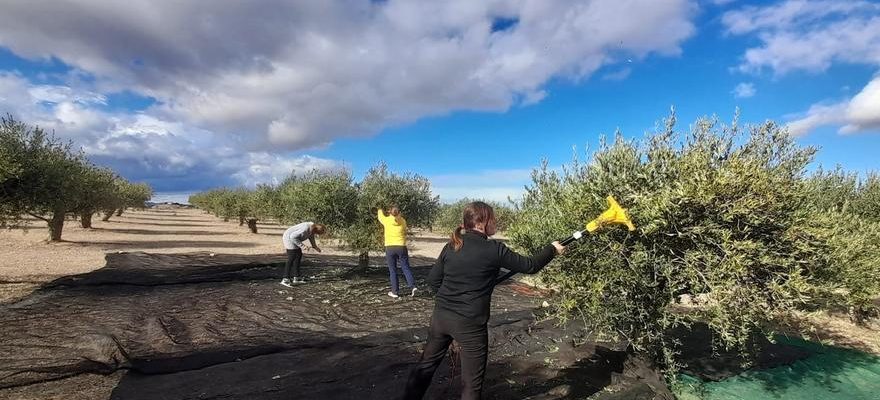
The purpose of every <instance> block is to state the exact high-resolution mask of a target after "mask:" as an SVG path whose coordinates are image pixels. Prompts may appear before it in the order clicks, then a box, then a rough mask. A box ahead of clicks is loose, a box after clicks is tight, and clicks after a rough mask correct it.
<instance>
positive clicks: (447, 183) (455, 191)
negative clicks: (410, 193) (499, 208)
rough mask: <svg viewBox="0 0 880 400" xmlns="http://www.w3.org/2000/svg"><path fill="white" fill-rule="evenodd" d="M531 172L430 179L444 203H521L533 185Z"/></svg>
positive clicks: (438, 176)
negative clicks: (466, 199) (511, 200)
mask: <svg viewBox="0 0 880 400" xmlns="http://www.w3.org/2000/svg"><path fill="white" fill-rule="evenodd" d="M531 173H532V170H531V169H502V170H483V171H477V172H475V173H469V174H447V175H434V176H429V177H428V179H429V180H430V181H431V190H432V191H433V192H434V194H436V195H439V196H440V201H442V202H444V203H450V202H454V201H456V200H460V199H462V198H465V197H467V198H470V199H482V200H494V201H501V202H506V201H507V199H508V198H511V199H514V200H519V199H521V198H522V195H523V193H525V189H524V188H525V186H526V185H527V184H529V183H531Z"/></svg>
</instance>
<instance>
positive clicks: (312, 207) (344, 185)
mask: <svg viewBox="0 0 880 400" xmlns="http://www.w3.org/2000/svg"><path fill="white" fill-rule="evenodd" d="M189 201H190V203H191V204H193V205H194V206H196V207H199V208H201V209H203V210H205V211H208V212H210V213H212V214H214V215H216V216H218V217H221V218H224V219H225V220H229V219H234V218H237V219H238V221H239V225H244V224H245V223H247V225H248V227H249V229H250V230H251V232H254V233H256V232H257V221H259V220H266V219H271V220H274V221H277V222H279V223H282V224H294V223H297V222H301V221H314V222H320V223H322V224H324V225H326V226H327V227H328V228H329V230H330V232H329V233H330V234H331V235H332V236H334V237H337V238H340V239H342V243H343V246H344V247H345V248H347V249H349V250H351V251H353V252H356V253H361V254H365V253H367V252H368V251H370V250H380V249H381V248H382V232H381V226H380V225H379V223H378V222H377V221H376V212H375V209H376V208H384V209H387V208H389V207H391V206H397V207H398V208H400V211H401V213H402V214H403V215H404V216H405V217H406V220H407V224H408V226H409V227H411V228H427V227H430V226H431V223H432V222H433V220H434V218H435V216H436V214H437V210H438V208H439V202H438V198H437V197H436V196H433V195H432V194H431V186H430V182H429V181H428V180H427V179H426V178H424V177H422V176H418V175H412V174H404V175H400V174H396V173H393V172H391V171H389V170H388V168H387V166H386V165H385V164H379V165H377V166H375V167H373V168H371V169H370V170H369V171H368V172H367V174H366V176H365V177H364V179H363V180H362V181H360V182H355V181H354V179H353V178H352V176H351V173H350V172H348V171H329V172H322V171H312V172H310V173H307V174H305V175H291V176H290V177H288V178H287V179H286V180H285V181H284V182H282V183H281V184H279V185H277V186H271V185H259V186H257V187H256V188H255V189H253V190H248V189H243V188H239V189H227V188H221V189H214V190H210V191H206V192H201V193H197V194H194V195H192V196H191V197H190V198H189Z"/></svg>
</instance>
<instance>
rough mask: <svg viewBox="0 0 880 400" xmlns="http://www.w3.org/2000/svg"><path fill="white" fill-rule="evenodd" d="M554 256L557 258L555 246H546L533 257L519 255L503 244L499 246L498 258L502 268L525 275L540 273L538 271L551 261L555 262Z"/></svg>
mask: <svg viewBox="0 0 880 400" xmlns="http://www.w3.org/2000/svg"><path fill="white" fill-rule="evenodd" d="M554 256H556V247H554V245H553V244H548V245H546V246H544V247H543V248H542V249H541V250H540V251H538V253H536V254H535V255H533V256H531V257H526V256H522V255H519V254H517V253H516V252H515V251H513V250H511V249H510V248H508V247H507V246H506V245H504V244H503V243H499V244H498V258H499V259H500V260H501V266H502V267H504V268H507V269H509V270H511V271H513V272H520V273H524V274H535V273H538V271H540V270H541V269H542V268H544V266H546V265H547V264H549V263H550V260H553V257H554Z"/></svg>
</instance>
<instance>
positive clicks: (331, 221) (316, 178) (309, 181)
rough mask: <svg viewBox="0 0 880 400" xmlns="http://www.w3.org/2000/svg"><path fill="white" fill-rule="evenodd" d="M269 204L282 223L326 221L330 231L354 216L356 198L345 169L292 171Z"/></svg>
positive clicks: (337, 228)
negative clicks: (294, 172) (301, 172)
mask: <svg viewBox="0 0 880 400" xmlns="http://www.w3.org/2000/svg"><path fill="white" fill-rule="evenodd" d="M274 196H275V197H274V199H272V200H271V201H270V203H269V204H275V205H274V206H273V207H272V208H273V209H272V210H270V212H269V213H270V214H274V217H275V219H277V220H278V221H279V222H280V223H283V224H295V223H299V222H302V221H313V222H317V223H321V224H324V225H326V226H327V227H328V228H329V229H330V233H331V234H335V233H334V232H336V233H338V232H340V231H341V230H342V229H344V228H346V227H347V226H348V225H349V224H350V223H351V221H353V220H354V218H355V212H356V204H357V198H358V192H357V189H356V188H355V187H354V185H353V184H352V177H351V173H350V172H348V171H327V172H325V171H317V170H315V171H311V172H309V173H306V174H305V175H302V176H298V175H291V176H290V177H288V178H287V179H285V180H284V182H282V183H281V184H280V185H279V186H278V189H277V193H276V194H275V195H274Z"/></svg>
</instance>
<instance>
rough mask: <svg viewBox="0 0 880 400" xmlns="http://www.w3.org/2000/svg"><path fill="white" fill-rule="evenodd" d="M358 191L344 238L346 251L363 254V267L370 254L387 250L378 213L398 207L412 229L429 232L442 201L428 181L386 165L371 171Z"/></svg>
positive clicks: (379, 165)
mask: <svg viewBox="0 0 880 400" xmlns="http://www.w3.org/2000/svg"><path fill="white" fill-rule="evenodd" d="M356 190H357V201H356V207H355V208H354V211H355V214H354V216H353V218H352V220H351V223H350V224H348V225H347V226H346V228H345V229H344V230H343V232H342V235H343V238H344V239H345V242H344V243H345V248H347V249H348V250H351V251H352V252H355V253H357V254H360V257H361V263H362V266H366V264H367V263H368V260H369V251H371V250H381V249H382V248H383V242H382V226H381V225H380V224H379V221H377V219H376V210H377V209H385V210H387V209H389V208H391V207H393V206H396V207H397V208H398V209H400V213H401V214H402V215H403V216H404V217H405V218H406V222H407V226H408V227H409V228H429V227H430V226H431V224H432V223H433V220H434V218H435V216H436V214H437V211H438V209H439V199H438V197H437V196H434V195H432V194H431V183H430V181H429V180H428V179H427V178H425V177H422V176H419V175H415V174H403V175H401V174H396V173H393V172H391V171H389V170H388V166H387V165H386V164H384V163H379V164H377V165H376V166H374V167H372V168H370V170H369V171H368V172H367V174H366V176H364V179H363V180H362V181H361V182H360V183H358V184H357V188H356Z"/></svg>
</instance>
